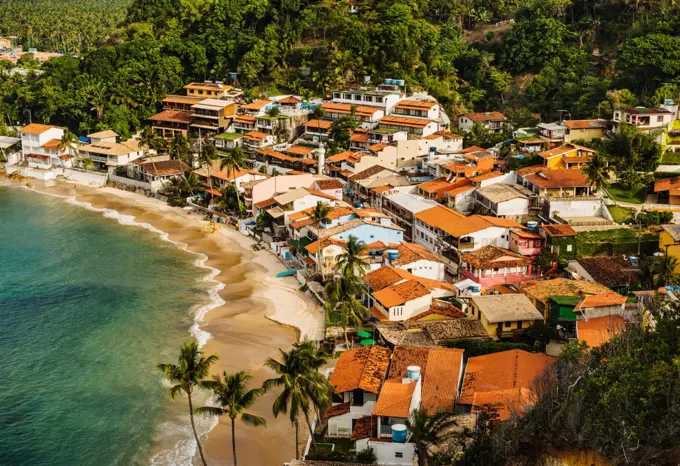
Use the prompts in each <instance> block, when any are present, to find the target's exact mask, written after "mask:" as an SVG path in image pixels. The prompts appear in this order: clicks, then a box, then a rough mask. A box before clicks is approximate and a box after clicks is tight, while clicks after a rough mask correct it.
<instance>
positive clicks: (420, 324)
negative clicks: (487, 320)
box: [375, 301, 490, 348]
mask: <svg viewBox="0 0 680 466" xmlns="http://www.w3.org/2000/svg"><path fill="white" fill-rule="evenodd" d="M437 302H438V301H434V302H433V304H434V303H437ZM458 311H459V312H460V313H462V311H460V310H458ZM464 316H465V314H463V317H464ZM427 317H432V314H430V313H429V311H426V312H423V313H422V314H419V315H418V316H416V318H415V319H408V320H405V321H402V322H390V321H387V320H386V319H385V320H380V319H378V322H377V323H376V327H375V328H376V329H377V330H378V333H380V336H381V338H382V339H383V340H384V341H385V343H386V344H387V345H388V346H390V347H392V348H396V347H399V346H437V345H441V344H443V343H444V342H445V341H451V340H478V341H488V340H489V339H490V338H489V334H488V333H487V331H486V329H484V327H483V326H482V323H481V322H480V321H479V320H476V319H466V318H461V317H460V316H458V315H456V316H455V317H449V318H442V319H435V320H427Z"/></svg>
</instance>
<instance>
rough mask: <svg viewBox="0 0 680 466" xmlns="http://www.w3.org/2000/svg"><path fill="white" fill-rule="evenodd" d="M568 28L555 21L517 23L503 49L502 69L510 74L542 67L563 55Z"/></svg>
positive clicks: (538, 20) (538, 18) (546, 19)
mask: <svg viewBox="0 0 680 466" xmlns="http://www.w3.org/2000/svg"><path fill="white" fill-rule="evenodd" d="M568 37H569V31H568V30H567V26H566V25H565V24H564V23H563V22H562V21H560V20H559V19H557V18H550V17H546V18H541V17H535V18H528V19H526V20H522V21H519V22H518V23H517V24H516V25H515V26H514V27H513V28H512V31H511V32H510V34H509V35H508V38H507V39H506V41H505V44H504V47H503V56H502V57H503V58H502V63H503V65H504V66H505V67H506V68H507V69H508V70H511V71H522V70H525V69H527V68H533V67H535V66H542V65H545V64H546V63H547V62H548V61H549V60H550V59H551V58H552V57H554V56H558V55H560V54H561V53H562V52H563V51H564V48H565V47H564V43H565V39H567V38H568Z"/></svg>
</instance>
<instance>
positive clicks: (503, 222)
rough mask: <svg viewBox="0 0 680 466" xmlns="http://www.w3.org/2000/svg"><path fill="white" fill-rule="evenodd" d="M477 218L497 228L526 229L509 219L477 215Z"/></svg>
mask: <svg viewBox="0 0 680 466" xmlns="http://www.w3.org/2000/svg"><path fill="white" fill-rule="evenodd" d="M477 217H480V218H482V219H484V220H486V221H487V222H489V223H490V224H492V225H494V226H497V227H504V228H519V229H524V227H523V226H522V224H520V223H517V222H516V221H514V220H512V219H509V218H502V217H491V216H489V215H477Z"/></svg>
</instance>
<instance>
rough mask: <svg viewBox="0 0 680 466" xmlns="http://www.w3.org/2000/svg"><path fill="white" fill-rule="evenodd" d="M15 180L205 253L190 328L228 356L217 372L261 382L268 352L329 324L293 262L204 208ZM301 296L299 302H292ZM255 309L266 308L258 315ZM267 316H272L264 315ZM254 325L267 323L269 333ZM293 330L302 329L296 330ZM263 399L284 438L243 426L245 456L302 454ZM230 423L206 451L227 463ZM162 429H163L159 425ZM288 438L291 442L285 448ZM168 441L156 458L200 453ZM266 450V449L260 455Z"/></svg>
mask: <svg viewBox="0 0 680 466" xmlns="http://www.w3.org/2000/svg"><path fill="white" fill-rule="evenodd" d="M1 180H2V179H1V178H0V181H1ZM7 181H8V183H7V185H8V186H10V187H23V188H24V189H29V190H32V191H34V192H37V193H40V194H46V195H50V196H56V197H60V198H63V199H64V200H65V201H66V202H68V203H71V204H74V205H78V206H80V207H84V208H86V209H88V210H91V211H95V212H98V213H100V214H102V215H103V216H104V217H107V218H111V219H114V220H116V221H118V222H119V223H120V224H121V225H126V226H138V227H142V228H145V229H147V230H149V231H151V232H153V233H156V234H157V235H158V236H159V237H160V238H161V240H163V241H168V242H171V243H173V244H174V245H175V246H177V247H179V248H180V249H182V250H183V251H185V252H188V253H190V254H193V255H195V256H197V257H196V260H195V261H194V262H193V265H194V266H196V267H199V268H203V269H206V270H207V271H208V274H207V275H205V277H204V278H203V280H204V281H206V282H212V283H214V286H211V287H210V288H209V290H208V294H209V296H210V298H209V302H208V303H207V304H205V305H201V306H200V307H199V308H198V309H196V310H195V311H193V312H194V324H193V325H192V327H191V328H190V329H189V332H190V333H191V334H192V335H193V336H195V337H196V338H197V339H198V340H199V342H200V344H201V345H202V346H203V349H204V351H205V352H206V353H207V354H212V353H217V354H219V355H220V361H218V363H217V364H216V367H215V368H214V370H213V373H221V372H222V371H228V372H233V371H235V370H243V369H246V370H250V371H251V373H252V374H253V376H254V380H253V384H254V385H255V384H258V383H260V382H261V381H262V380H264V379H265V378H268V377H270V376H271V373H269V372H268V371H266V370H264V369H263V367H262V363H263V362H264V360H265V359H266V358H267V357H276V356H277V355H278V349H279V348H282V349H288V348H290V346H291V345H292V344H293V343H294V342H297V341H300V340H301V339H304V338H305V337H312V338H316V337H317V336H318V335H319V332H320V331H321V332H322V331H323V318H324V317H323V312H322V310H321V308H320V306H319V305H318V304H317V303H315V302H314V300H313V298H310V297H309V296H306V295H304V294H303V293H302V292H300V291H299V287H300V285H299V283H298V282H297V280H296V279H295V278H293V277H288V278H276V273H278V272H279V271H283V270H286V267H285V266H284V265H283V264H282V263H281V262H280V261H279V260H278V259H277V258H276V257H275V256H274V255H273V254H272V253H271V252H269V251H267V250H263V251H258V252H255V251H252V250H251V249H250V245H251V244H254V243H255V240H253V239H252V238H250V237H246V236H245V235H242V234H241V233H238V232H237V231H235V230H231V229H229V228H228V227H226V226H224V225H221V224H220V227H222V228H220V230H219V231H217V232H216V233H213V234H208V233H206V232H205V231H204V230H203V226H204V225H207V224H208V222H207V221H206V220H203V218H202V217H201V215H200V214H197V213H193V212H192V213H190V212H187V211H184V210H183V209H181V208H179V207H171V206H169V205H167V204H166V203H164V202H162V201H160V200H157V199H154V198H148V197H145V196H143V195H140V194H136V193H132V192H128V191H121V190H117V189H115V188H108V187H104V188H98V189H95V188H89V187H84V186H77V187H76V186H74V185H73V183H65V182H63V181H58V182H57V183H56V185H55V186H50V187H48V186H45V187H41V186H38V184H39V182H34V180H31V185H32V186H30V187H29V186H26V181H23V182H19V181H14V180H7ZM0 185H1V184H0ZM130 211H132V212H130ZM149 217H150V218H149ZM164 222H166V223H164ZM163 227H165V228H163ZM224 256H227V257H224ZM220 265H221V267H220ZM231 272H235V273H231ZM235 290H236V292H234V291H235ZM246 302H247V303H246ZM293 302H294V303H295V304H296V305H295V306H291V303H293ZM253 304H255V306H253ZM259 309H264V310H263V312H261V313H259V312H257V310H259ZM234 311H236V312H234ZM253 311H256V312H255V313H256V314H259V315H256V316H252V315H250V314H253ZM259 317H264V319H261V321H259V322H258V320H260V319H259ZM239 320H245V321H246V323H247V324H248V325H247V328H243V329H242V330H243V334H238V335H231V333H232V327H241V325H240V324H242V322H237V321H239ZM265 323H267V324H265ZM270 323H271V325H272V326H276V327H277V329H276V330H275V329H272V330H271V331H270V332H267V331H266V330H267V329H266V327H268V326H269V325H268V324H270ZM253 330H261V331H262V334H259V332H253ZM293 332H294V333H295V335H294V336H293V335H291V333H293ZM268 334H269V335H271V336H272V338H271V339H267V338H266V337H267V336H268ZM234 336H236V337H240V338H243V337H244V336H251V337H253V338H255V339H256V340H257V341H256V342H255V343H251V346H254V347H255V348H254V349H256V350H257V351H255V354H256V355H258V356H260V357H259V361H253V357H252V356H253V355H252V354H251V355H250V356H251V357H250V358H248V357H243V355H241V354H239V353H240V351H239V348H238V347H239V346H240V345H241V343H237V344H236V347H234V341H233V340H234ZM262 337H265V339H264V340H263V339H262ZM277 341H278V342H277ZM267 343H269V344H267ZM260 353H261V355H260ZM234 356H236V358H234ZM231 359H238V361H239V362H238V363H236V364H233V361H232V362H230V360H231ZM270 395H271V394H267V395H265V396H264V397H263V401H265V400H264V399H267V400H268V401H270V402H271V401H273V397H271V396H270ZM262 404H264V403H260V402H258V404H256V406H255V407H254V408H253V412H255V413H256V414H258V415H263V416H265V417H267V418H268V419H267V420H268V425H270V426H273V425H274V424H275V425H276V427H275V428H276V430H277V432H276V433H277V434H279V435H275V436H273V437H279V439H278V440H277V441H274V442H271V440H272V435H271V434H272V428H271V427H270V428H267V429H266V430H265V429H262V430H254V429H253V428H249V427H245V426H237V441H238V442H239V444H240V445H239V446H238V447H237V448H239V460H241V461H242V462H244V463H245V464H250V463H249V462H248V457H251V460H252V461H259V462H262V461H267V462H266V463H260V464H276V463H278V464H281V463H282V461H283V460H288V459H290V458H292V457H294V448H293V443H294V440H292V438H293V437H294V435H292V427H291V426H290V424H289V423H288V422H285V419H282V418H281V417H280V418H279V419H276V420H274V419H273V418H272V416H271V408H270V406H271V404H267V405H265V406H257V405H262ZM206 420H207V419H206ZM187 423H188V416H187ZM227 427H228V426H227V425H226V421H225V420H219V419H216V418H213V419H211V422H210V425H209V427H208V428H207V429H206V432H205V433H204V434H202V436H203V442H204V448H205V451H206V454H207V456H208V457H209V458H210V459H212V460H213V461H212V462H214V461H215V460H217V461H218V462H219V463H220V464H221V463H222V462H223V461H228V460H229V459H230V458H231V448H230V437H231V433H230V428H227ZM156 434H158V435H161V436H162V434H159V433H158V432H157V433H156ZM206 436H207V438H206ZM238 437H241V438H238ZM258 437H259V438H258ZM263 437H265V438H266V439H267V441H265V438H263ZM159 443H162V442H159ZM187 443H189V444H190V445H188V444H187ZM248 444H253V445H252V448H251V449H249V450H251V451H250V452H247V451H246V448H245V447H246V446H247V445H248ZM284 445H286V446H288V448H285V449H284V448H281V447H282V446H284ZM272 446H273V447H274V449H272ZM165 447H166V448H160V447H159V448H160V449H156V448H154V449H152V451H151V452H150V454H149V458H150V462H151V464H159V465H160V464H190V460H189V458H190V457H193V455H194V454H195V445H194V442H186V440H184V441H182V440H180V441H178V442H177V443H176V444H175V445H174V447H173V451H168V449H167V445H165ZM179 449H182V450H184V452H183V453H184V454H180V452H179V451H177V450H179ZM288 449H289V450H290V452H284V454H282V450H288ZM258 452H261V453H262V455H257V454H255V455H253V453H258ZM248 453H250V454H248ZM262 456H264V458H263V457H262ZM164 459H167V460H168V461H170V463H167V462H165V461H164ZM182 460H184V461H185V462H186V463H183V462H182ZM209 462H211V461H209Z"/></svg>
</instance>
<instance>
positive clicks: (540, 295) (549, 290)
mask: <svg viewBox="0 0 680 466" xmlns="http://www.w3.org/2000/svg"><path fill="white" fill-rule="evenodd" d="M522 291H523V292H524V293H525V294H526V295H527V296H529V297H530V298H534V299H536V300H538V301H541V302H543V303H547V302H548V299H550V296H583V295H589V294H590V295H593V294H602V293H612V290H610V289H609V288H607V287H606V286H603V285H600V284H599V283H593V282H588V281H585V280H569V279H567V278H555V279H553V280H542V281H539V282H536V283H533V284H531V285H529V286H526V287H524V288H523V290H522Z"/></svg>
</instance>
